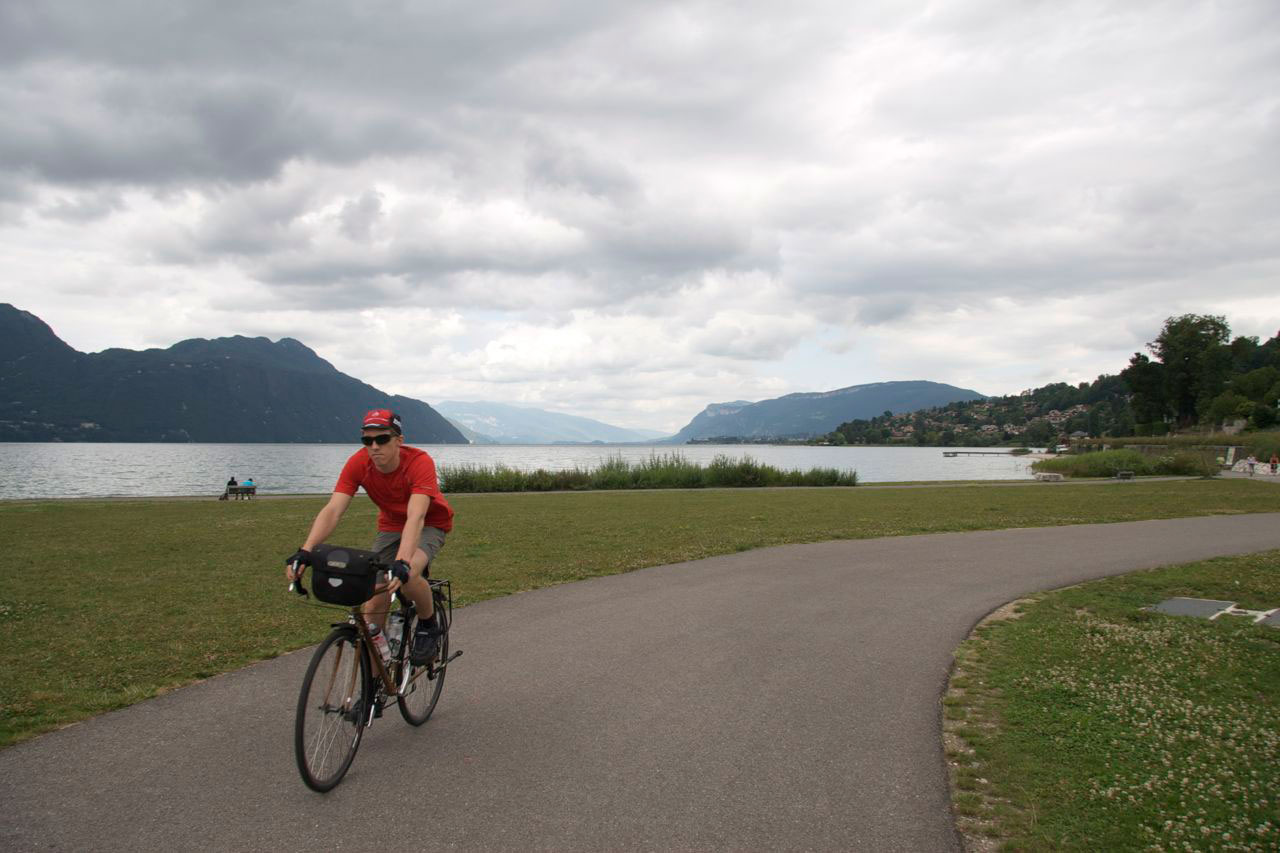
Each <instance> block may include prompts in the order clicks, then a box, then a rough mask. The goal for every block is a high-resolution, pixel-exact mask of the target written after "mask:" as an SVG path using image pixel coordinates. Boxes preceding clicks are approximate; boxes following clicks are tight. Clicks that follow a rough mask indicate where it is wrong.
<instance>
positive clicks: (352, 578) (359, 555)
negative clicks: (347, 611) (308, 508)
mask: <svg viewBox="0 0 1280 853" xmlns="http://www.w3.org/2000/svg"><path fill="white" fill-rule="evenodd" d="M377 556H378V555H377V554H376V553H375V552H373V551H361V550H359V549H357V548H344V547H342V546H341V545H317V546H316V547H314V548H312V549H311V572H312V574H311V592H312V594H314V595H315V597H316V598H318V599H320V600H321V601H324V602H327V603H329V604H346V605H348V606H351V605H356V604H363V603H364V602H366V601H368V600H369V599H370V598H372V597H373V588H374V587H375V586H377V582H378V572H379V570H380V568H381V567H380V566H379V565H378V564H377V563H376V562H375V560H376V558H377Z"/></svg>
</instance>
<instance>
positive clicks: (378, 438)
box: [360, 432, 395, 447]
mask: <svg viewBox="0 0 1280 853" xmlns="http://www.w3.org/2000/svg"><path fill="white" fill-rule="evenodd" d="M393 438H395V436H394V435H392V434H391V433H389V432H384V433H383V434H382V435H362V436H360V443H361V444H363V445H364V446H365V447H372V446H373V445H374V444H377V445H378V446H379V447H381V446H382V445H384V444H386V443H387V442H388V441H390V440H391V439H393Z"/></svg>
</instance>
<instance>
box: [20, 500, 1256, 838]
mask: <svg viewBox="0 0 1280 853" xmlns="http://www.w3.org/2000/svg"><path fill="white" fill-rule="evenodd" d="M1277 547H1280V514H1261V515H1241V516H1219V517H1211V518H1196V519H1183V520H1174V521H1145V522H1136V523H1128V524H1110V525H1090V526H1076V527H1060V528H1041V529H1023V530H1002V531H991V532H979V533H960V534H939V535H930V536H911V537H901V538H891V539H874V540H863V541H855V542H830V543H823V544H816V545H800V546H787V547H780V548H768V549H763V550H759V551H752V552H749V553H743V554H735V555H731V556H724V557H716V558H712V559H708V560H701V561H698V562H693V563H681V564H676V565H669V566H660V567H656V568H652V569H646V570H643V571H637V572H632V573H630V574H626V575H619V576H616V577H608V578H599V579H595V580H589V581H584V582H582V583H576V584H571V585H566V586H560V587H555V588H552V589H545V590H539V591H536V592H530V593H524V594H521V595H515V596H511V597H508V598H504V599H499V600H495V601H489V602H486V603H483V604H479V605H476V606H473V607H468V608H466V609H465V610H462V611H459V612H458V614H457V618H456V624H455V629H454V635H453V642H454V646H455V648H462V649H464V650H465V652H466V654H465V655H464V657H462V658H460V659H459V660H458V662H457V664H456V665H455V666H454V667H452V668H451V669H450V673H449V679H448V682H447V683H446V686H445V691H444V695H443V696H442V698H441V701H440V705H439V706H438V708H437V710H436V715H435V717H434V718H433V719H432V720H431V721H430V722H429V723H427V725H425V726H423V727H422V728H420V729H413V728H410V727H409V726H407V725H405V724H404V723H403V722H402V721H401V720H400V718H399V715H398V714H396V713H395V712H394V711H393V712H390V713H389V714H388V715H387V716H385V717H384V718H383V719H381V720H379V721H377V722H376V723H375V725H374V726H373V728H372V729H370V730H369V732H368V733H367V735H366V737H365V740H364V743H363V745H362V747H361V749H360V753H359V755H358V756H357V757H356V760H355V764H354V765H353V766H352V768H351V771H350V773H349V774H348V775H347V777H346V779H345V781H344V782H343V783H342V784H341V785H340V786H339V787H338V788H336V789H335V790H334V791H332V792H331V793H329V794H325V795H321V794H315V793H313V792H311V791H310V790H308V789H307V788H305V787H304V786H303V784H302V782H301V781H300V780H299V778H298V774H297V770H296V768H295V766H294V759H293V751H292V743H293V740H292V738H293V709H294V704H295V702H296V695H297V693H296V691H297V689H298V685H299V683H300V681H301V679H302V675H303V670H304V668H305V666H306V663H307V660H308V658H309V656H310V650H304V651H300V652H297V653H295V654H291V655H287V656H284V657H281V658H278V659H276V660H273V661H268V662H266V663H262V664H258V665H255V666H251V667H248V668H246V669H243V670H240V671H239V672H234V673H230V674H228V675H225V676H221V677H218V678H214V679H211V680H209V681H206V682H203V683H200V684H197V685H194V686H192V687H189V688H185V689H183V690H178V691H175V692H173V693H170V694H168V695H166V696H162V697H160V698H158V699H154V700H151V701H148V702H144V703H141V704H139V705H136V706H134V707H131V708H127V709H125V710H122V711H119V712H116V713H112V714H107V715H104V716H102V717H98V718H96V719H93V720H89V721H87V722H85V723H81V724H78V725H74V726H70V727H68V728H65V729H62V730H61V731H57V732H54V733H51V734H49V735H45V736H43V737H40V738H37V739H35V740H33V741H30V742H27V743H24V744H20V745H18V746H16V747H13V748H11V749H8V750H5V751H3V752H0V848H2V849H4V850H12V851H18V850H46V849H54V850H82V849H84V850H88V849H109V850H159V849H209V850H307V851H316V850H328V849H361V850H368V849H375V848H384V849H453V848H456V849H486V850H496V849H503V850H530V849H533V850H538V849H541V850H704V849H705V850H712V849H714V850H728V849H731V850H868V851H889V850H902V851H933V850H955V849H957V848H958V841H957V838H956V835H955V830H954V826H953V822H952V817H951V812H950V806H949V797H948V789H947V781H946V773H945V769H944V765H943V756H942V747H941V741H940V734H939V731H940V719H941V718H940V697H941V693H942V691H943V689H944V687H945V682H946V678H947V672H948V668H949V666H950V664H951V654H952V651H953V649H954V648H955V646H956V645H957V644H958V643H960V642H961V641H962V640H963V639H964V638H965V637H966V636H967V634H968V633H969V631H970V630H971V629H972V627H973V625H974V624H975V623H976V622H977V621H978V620H979V619H981V618H982V617H983V616H984V615H985V614H987V613H988V612H990V611H991V610H993V609H995V608H996V607H998V606H1000V605H1001V604H1003V603H1005V602H1007V601H1009V600H1011V599H1013V598H1017V597H1019V596H1022V595H1025V594H1027V593H1031V592H1034V591H1037V590H1043V589H1049V588H1053V587H1059V586H1063V585H1067V584H1071V583H1076V582H1079V581H1083V580H1086V579H1090V578H1097V577H1102V576H1104V575H1111V574H1117V573H1120V572H1125V571H1129V570H1132V569H1138V568H1145V567H1152V566H1158V565H1162V564H1167V563H1173V562H1184V561H1190V560H1197V559H1201V558H1206V557H1211V556H1216V555H1223V554H1237V553H1248V552H1253V551H1259V550H1264V549H1268V548H1277ZM1278 603H1280V602H1278ZM288 605H289V601H288V599H287V598H286V596H285V593H284V592H283V591H282V592H281V606H282V607H284V606H288Z"/></svg>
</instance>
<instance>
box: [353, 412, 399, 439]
mask: <svg viewBox="0 0 1280 853" xmlns="http://www.w3.org/2000/svg"><path fill="white" fill-rule="evenodd" d="M360 428H361V429H389V430H391V431H393V432H394V433H395V434H396V435H400V434H401V430H400V416H399V415H397V414H396V413H395V412H393V411H391V410H390V409H370V410H369V411H367V412H365V414H364V426H362V427H360Z"/></svg>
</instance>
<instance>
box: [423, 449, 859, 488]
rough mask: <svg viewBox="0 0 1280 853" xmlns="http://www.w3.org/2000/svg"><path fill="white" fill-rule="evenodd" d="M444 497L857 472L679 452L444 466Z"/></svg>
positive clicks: (722, 484) (753, 481) (845, 477)
mask: <svg viewBox="0 0 1280 853" xmlns="http://www.w3.org/2000/svg"><path fill="white" fill-rule="evenodd" d="M440 477H441V489H442V490H443V491H446V492H453V493H455V494H456V493H461V492H546V491H562V490H571V489H701V488H737V487H759V486H856V485H857V484H858V473H857V472H856V471H843V470H840V469H837V468H813V469H811V470H809V471H783V470H780V469H778V468H774V467H773V466H772V465H764V464H762V463H759V462H756V461H755V460H754V459H752V458H751V457H749V456H744V457H742V458H741V459H731V458H729V457H728V456H725V455H723V454H722V455H719V456H716V457H715V458H714V459H712V460H711V463H710V464H709V465H707V466H705V467H704V466H702V465H700V464H698V463H697V462H692V461H690V460H688V459H686V458H685V457H684V456H682V455H680V454H679V453H670V454H664V455H661V456H660V455H658V454H656V453H655V454H653V455H652V456H650V457H649V458H648V459H645V460H642V461H640V462H628V461H627V460H625V459H623V458H622V457H621V456H613V457H610V458H608V459H606V460H604V461H603V462H602V463H601V464H600V465H599V466H598V467H596V468H593V469H590V470H584V469H582V468H576V467H575V468H571V469H569V470H566V471H548V470H546V469H544V468H539V469H537V470H534V471H519V470H517V469H515V468H511V467H509V466H507V465H502V464H498V465H494V466H492V467H489V466H486V465H445V466H443V467H442V468H441V470H440Z"/></svg>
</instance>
